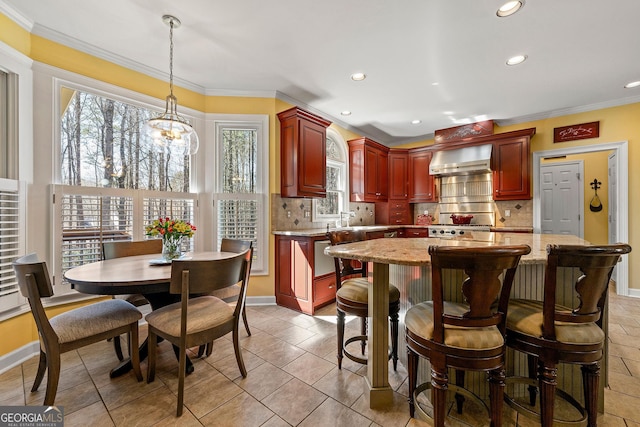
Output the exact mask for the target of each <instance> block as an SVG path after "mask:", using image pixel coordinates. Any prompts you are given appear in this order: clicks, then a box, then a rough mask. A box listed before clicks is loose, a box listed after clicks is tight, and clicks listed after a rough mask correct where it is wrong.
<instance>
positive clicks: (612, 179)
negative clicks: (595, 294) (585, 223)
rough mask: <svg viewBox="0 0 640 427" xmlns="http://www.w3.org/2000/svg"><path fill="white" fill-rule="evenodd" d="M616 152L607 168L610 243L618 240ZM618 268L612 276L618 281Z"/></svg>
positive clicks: (611, 156) (610, 156) (608, 162)
mask: <svg viewBox="0 0 640 427" xmlns="http://www.w3.org/2000/svg"><path fill="white" fill-rule="evenodd" d="M616 155H617V154H616V152H615V151H614V152H613V153H611V154H609V157H608V161H607V165H608V168H607V170H608V171H609V172H608V174H609V188H608V191H609V197H608V201H609V220H608V222H609V224H608V225H609V243H617V242H618V196H617V195H618V159H617V158H616ZM617 270H618V269H617V268H614V269H613V274H612V275H611V278H612V279H613V280H615V281H616V282H617V281H618V275H617V274H616V273H617Z"/></svg>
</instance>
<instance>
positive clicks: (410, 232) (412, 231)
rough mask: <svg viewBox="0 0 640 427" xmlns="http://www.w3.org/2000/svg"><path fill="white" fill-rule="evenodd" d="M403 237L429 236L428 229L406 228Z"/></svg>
mask: <svg viewBox="0 0 640 427" xmlns="http://www.w3.org/2000/svg"><path fill="white" fill-rule="evenodd" d="M404 237H429V230H428V229H426V228H408V229H406V230H405V236H404Z"/></svg>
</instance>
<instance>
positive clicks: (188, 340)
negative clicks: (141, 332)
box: [146, 249, 253, 416]
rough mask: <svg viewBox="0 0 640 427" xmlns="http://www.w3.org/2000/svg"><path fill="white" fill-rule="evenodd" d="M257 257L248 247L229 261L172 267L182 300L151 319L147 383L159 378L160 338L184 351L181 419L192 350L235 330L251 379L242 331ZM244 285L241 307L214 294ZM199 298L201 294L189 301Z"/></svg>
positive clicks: (180, 369) (173, 288)
mask: <svg viewBox="0 0 640 427" xmlns="http://www.w3.org/2000/svg"><path fill="white" fill-rule="evenodd" d="M252 254H253V249H248V250H246V251H245V252H242V253H239V254H237V255H235V256H233V257H230V258H226V259H218V260H198V261H189V260H174V261H173V263H172V264H171V284H170V290H169V292H171V293H172V294H179V295H180V302H177V303H174V304H170V305H167V306H165V307H162V308H159V309H157V310H155V311H152V312H151V313H149V314H147V316H146V319H147V323H148V325H149V360H148V366H147V369H148V371H147V382H152V381H153V380H154V379H155V369H156V351H157V350H156V344H157V339H158V337H162V338H164V339H165V340H167V341H169V342H170V343H172V344H173V345H175V346H178V347H179V364H178V365H179V366H178V408H177V411H176V415H177V416H181V415H182V411H183V403H184V378H185V364H186V357H187V356H186V351H187V348H191V347H195V346H200V345H202V344H207V343H210V342H213V341H214V340H216V339H218V338H220V337H222V336H224V335H226V334H227V333H229V332H232V333H233V347H234V351H235V355H236V361H237V363H238V368H239V369H240V373H241V374H242V376H243V377H246V376H247V370H246V369H245V366H244V362H243V360H242V353H241V349H240V342H239V328H240V321H241V319H242V309H243V308H244V304H245V298H246V293H247V282H248V280H249V265H250V263H251V256H252ZM238 283H240V295H239V296H238V302H237V304H236V305H235V307H231V306H230V305H229V304H227V303H226V302H224V301H223V300H221V299H220V298H217V297H215V296H212V295H210V294H211V292H213V291H215V290H217V289H223V288H226V287H229V286H234V285H236V284H238ZM194 294H195V295H201V296H193V297H191V298H190V297H189V296H190V295H194Z"/></svg>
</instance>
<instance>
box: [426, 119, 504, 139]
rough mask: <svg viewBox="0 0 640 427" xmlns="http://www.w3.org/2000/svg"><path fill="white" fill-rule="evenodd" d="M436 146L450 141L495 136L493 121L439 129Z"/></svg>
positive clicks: (436, 133)
mask: <svg viewBox="0 0 640 427" xmlns="http://www.w3.org/2000/svg"><path fill="white" fill-rule="evenodd" d="M434 135H435V140H436V144H439V143H442V142H449V141H459V140H461V139H465V138H473V137H476V136H483V135H493V120H485V121H483V122H477V123H470V124H468V125H462V126H456V127H453V128H448V129H438V130H437V131H435V133H434Z"/></svg>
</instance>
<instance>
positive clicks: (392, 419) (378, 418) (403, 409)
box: [351, 393, 410, 427]
mask: <svg viewBox="0 0 640 427" xmlns="http://www.w3.org/2000/svg"><path fill="white" fill-rule="evenodd" d="M351 409H353V410H355V411H358V412H359V413H360V414H362V415H364V416H365V417H367V418H369V419H370V420H373V421H374V422H376V423H377V424H380V425H382V426H385V427H387V426H388V427H393V426H404V425H406V424H407V423H408V422H409V418H410V417H409V402H407V398H406V397H404V396H402V395H401V394H398V393H393V402H391V403H390V405H389V406H387V407H385V408H379V409H371V408H369V400H368V399H367V398H366V396H365V395H362V396H361V397H360V398H359V399H358V400H357V401H356V402H355V403H354V404H353V405H351Z"/></svg>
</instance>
